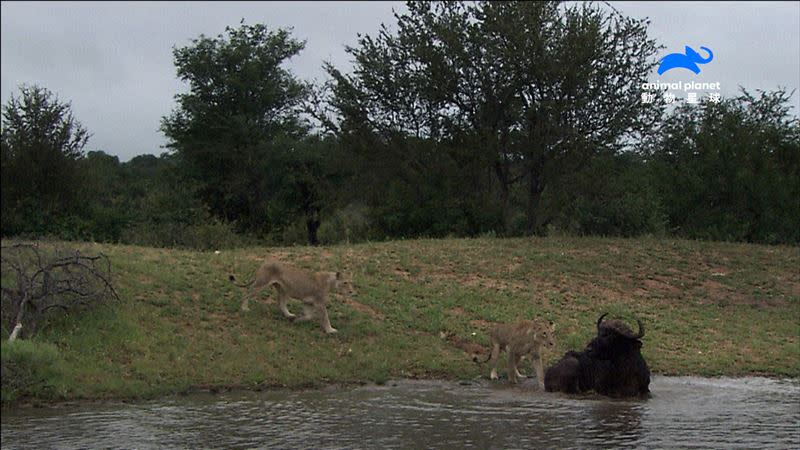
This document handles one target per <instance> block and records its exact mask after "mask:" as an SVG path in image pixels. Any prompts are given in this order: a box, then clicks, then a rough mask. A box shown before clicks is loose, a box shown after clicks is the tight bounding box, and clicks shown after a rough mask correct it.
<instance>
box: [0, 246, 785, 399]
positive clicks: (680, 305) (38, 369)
mask: <svg viewBox="0 0 800 450" xmlns="http://www.w3.org/2000/svg"><path fill="white" fill-rule="evenodd" d="M74 245H76V246H77V247H78V248H80V249H81V250H82V251H85V252H91V253H96V252H102V253H104V254H107V255H108V256H109V257H110V259H111V261H112V264H113V272H114V279H115V283H116V286H117V291H118V293H119V294H120V297H121V299H122V301H121V302H119V303H113V304H111V305H108V306H102V307H100V308H99V309H94V310H91V311H87V312H85V313H83V314H81V315H76V316H72V317H70V316H62V317H60V318H58V319H56V322H54V323H51V324H50V325H49V326H48V327H47V328H44V329H43V330H42V332H41V333H40V334H38V335H36V336H35V337H34V338H33V340H32V341H29V342H26V341H18V342H15V343H13V344H11V345H9V344H6V343H4V344H3V348H2V358H3V376H2V383H3V403H4V404H7V403H10V402H13V401H15V400H16V399H18V398H34V399H40V400H45V401H48V400H52V399H76V398H107V397H137V398H141V397H151V396H156V395H162V394H168V393H176V392H186V391H189V390H191V389H194V388H203V387H205V388H214V389H216V388H223V387H243V388H251V389H259V388H264V387H271V386H287V387H301V386H314V385H321V384H325V383H360V382H377V383H381V382H384V381H385V380H387V379H389V378H394V377H412V378H413V377H423V378H429V377H434V378H448V379H469V378H474V377H477V376H486V375H487V374H488V371H487V370H488V369H487V367H485V366H484V367H481V366H479V365H477V364H475V363H473V362H472V355H473V353H474V352H483V351H485V350H484V348H485V347H486V346H487V345H488V339H487V337H486V332H485V331H486V328H487V326H488V325H489V324H490V322H494V321H511V320H515V319H518V318H523V317H536V316H541V317H545V318H548V319H552V320H554V321H555V322H556V325H557V338H558V340H559V346H558V349H557V351H556V352H550V353H547V354H546V355H545V362H546V364H550V363H552V362H554V361H555V360H556V359H557V358H558V357H560V355H561V354H563V352H564V351H566V350H568V349H579V348H582V346H583V345H585V343H586V342H587V341H588V340H589V339H590V337H591V336H592V334H593V332H594V323H595V321H596V319H597V317H598V316H599V315H600V314H601V313H603V312H606V311H608V312H610V313H611V314H612V315H615V316H618V317H622V318H624V319H626V320H627V321H628V322H630V323H632V324H633V323H634V318H635V317H639V318H641V319H642V320H643V321H644V323H645V327H646V335H645V338H644V355H645V358H646V359H647V361H648V363H649V364H650V366H651V369H652V370H653V372H655V373H659V374H669V375H688V374H697V375H708V376H714V375H730V376H741V375H751V374H762V375H767V376H778V377H784V376H789V377H798V376H800V335H799V334H800V333H799V331H800V275H799V274H798V272H797V267H799V266H800V250H798V248H797V247H781V246H760V245H752V244H732V243H708V242H697V241H684V240H663V239H649V238H640V239H609V238H567V237H563V238H562V237H549V238H512V239H496V238H478V239H445V240H409V241H394V242H384V243H363V244H357V245H339V246H331V247H281V248H267V247H259V248H255V247H253V248H247V249H239V250H232V251H222V252H221V253H219V254H216V253H215V252H213V251H209V252H199V251H184V250H166V249H154V248H144V247H133V246H121V245H105V244H88V243H83V244H74ZM266 257H276V258H279V259H281V260H283V261H286V262H289V263H293V264H296V265H298V266H300V267H305V268H308V269H316V270H322V269H327V268H335V269H337V270H341V271H342V272H344V273H346V274H348V275H351V276H352V279H353V282H354V287H355V293H354V294H353V295H352V296H349V297H334V298H332V300H331V304H330V306H329V311H330V313H331V322H332V324H333V325H334V326H335V327H336V328H338V329H339V333H338V334H337V335H333V336H327V335H324V334H323V333H322V331H321V330H320V328H319V326H317V324H316V323H301V324H292V323H289V322H288V321H287V320H285V319H284V318H283V317H282V316H281V315H280V313H279V312H278V308H277V306H276V304H275V301H274V298H275V294H274V292H266V293H265V294H264V296H263V299H262V300H261V301H258V302H255V303H251V311H249V312H247V313H243V312H240V311H239V305H240V302H241V299H242V295H243V291H242V290H241V289H240V288H237V287H235V286H233V285H232V284H230V283H229V282H228V279H227V277H228V274H229V273H234V274H235V275H237V276H238V277H239V278H240V279H245V280H246V279H247V278H248V277H249V276H250V274H252V272H253V271H254V270H255V269H256V268H257V267H258V266H259V265H260V262H261V261H262V260H263V259H264V258H266ZM4 283H5V280H4ZM290 309H293V310H294V311H297V310H298V309H299V304H298V303H296V302H294V303H291V304H290ZM3 331H4V333H3V336H4V337H7V336H8V330H7V329H4V330H3ZM55 349H57V352H56V350H55ZM23 379H24V380H26V381H24V382H22V381H20V380H23Z"/></svg>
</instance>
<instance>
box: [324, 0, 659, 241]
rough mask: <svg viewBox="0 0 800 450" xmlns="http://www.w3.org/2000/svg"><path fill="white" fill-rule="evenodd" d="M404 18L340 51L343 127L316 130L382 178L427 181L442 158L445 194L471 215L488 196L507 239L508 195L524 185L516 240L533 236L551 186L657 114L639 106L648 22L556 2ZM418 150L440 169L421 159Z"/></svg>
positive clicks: (651, 46) (420, 11)
mask: <svg viewBox="0 0 800 450" xmlns="http://www.w3.org/2000/svg"><path fill="white" fill-rule="evenodd" d="M408 9H409V12H408V13H407V14H402V15H401V14H396V15H395V17H396V19H397V25H398V30H397V33H396V34H392V33H390V32H389V31H388V29H387V28H386V27H383V28H382V29H381V31H380V32H379V33H378V35H377V36H376V37H374V38H373V37H370V36H364V37H360V38H359V40H358V46H357V47H354V48H348V49H347V51H348V52H349V53H351V54H352V55H353V56H354V58H355V66H356V67H355V70H354V72H353V74H352V75H344V74H342V73H340V72H339V71H338V70H336V69H335V68H333V67H332V66H330V65H329V66H328V72H329V74H330V75H331V77H332V82H331V86H330V91H329V92H330V97H329V99H330V105H331V106H332V108H333V110H334V111H335V112H337V113H338V114H339V116H340V119H339V120H338V121H336V120H325V121H324V122H323V123H325V124H327V125H328V126H329V127H332V128H334V129H335V132H336V133H338V134H339V135H340V136H342V139H343V140H346V141H348V142H349V143H350V145H352V146H353V147H355V148H359V147H360V148H363V149H366V150H365V153H364V154H366V157H368V158H372V159H374V160H377V161H390V162H391V165H390V166H389V167H390V168H391V167H395V168H397V170H400V169H405V168H406V167H411V168H412V169H414V171H416V172H419V173H424V172H426V171H428V170H430V169H431V168H432V165H433V164H435V163H436V162H437V160H439V161H441V159H440V158H443V159H444V160H445V164H444V166H445V167H449V168H450V171H448V172H447V173H446V175H445V176H446V177H447V178H448V180H450V181H452V182H456V180H457V179H458V177H459V176H460V175H462V174H464V175H466V176H465V178H466V179H468V180H470V183H471V184H470V185H468V186H469V188H468V189H466V190H465V189H460V188H462V185H459V184H456V186H457V188H456V189H454V191H456V192H460V195H458V197H457V198H459V199H462V200H465V201H467V202H468V201H469V200H466V197H468V196H469V194H475V193H479V192H481V191H485V190H486V189H487V188H488V187H489V186H491V185H492V184H496V185H497V186H498V188H499V199H500V203H501V210H502V222H503V224H504V228H505V229H506V230H509V227H510V221H511V216H512V212H511V209H510V208H511V206H512V205H511V202H512V199H511V195H512V193H513V191H514V186H515V185H517V183H518V182H521V181H526V183H527V184H526V186H525V189H524V195H523V196H524V198H525V200H524V207H523V209H524V214H525V216H526V225H525V231H526V232H527V233H534V232H538V231H540V230H541V229H542V227H543V226H544V225H546V224H547V222H548V221H549V220H550V218H548V217H547V215H543V214H542V211H540V209H541V208H540V206H541V205H540V198H541V196H542V193H543V192H544V191H545V189H546V188H547V187H548V186H550V185H552V184H553V183H554V182H555V181H557V180H558V178H559V177H561V176H562V175H563V174H565V173H571V172H573V171H575V170H579V169H580V168H581V167H582V166H583V165H585V164H586V163H587V162H588V161H589V160H591V158H593V157H595V156H598V155H603V154H615V153H618V152H620V151H621V150H622V149H623V148H624V147H625V144H626V142H629V140H630V138H631V137H635V136H637V135H639V134H642V133H645V132H647V131H648V130H650V129H652V128H653V125H654V123H655V122H656V120H658V118H660V116H661V114H662V105H661V104H660V103H656V104H642V102H641V101H640V97H639V95H638V92H637V89H638V86H640V84H641V83H642V82H643V81H646V79H647V75H648V74H649V72H650V71H651V70H652V69H653V68H654V67H655V64H656V61H655V60H654V58H653V57H654V55H655V53H656V51H657V46H656V44H655V42H654V41H653V40H651V39H648V38H647V32H646V31H647V21H644V20H636V19H631V18H627V17H624V16H622V15H621V14H619V13H617V12H616V11H614V10H613V9H612V10H611V11H609V10H607V9H605V8H602V7H599V6H594V5H590V4H580V5H569V6H565V5H562V4H560V3H559V2H477V3H468V4H467V3H455V2H444V3H435V4H430V3H422V2H409V3H408ZM337 122H338V123H337ZM418 143H422V144H423V145H421V148H424V149H428V148H429V147H431V146H433V148H435V150H434V151H433V153H436V157H434V158H431V157H430V152H429V153H424V152H423V153H422V154H420V153H419V152H418V150H419V149H418V148H416V147H418V146H417V145H416V144H418ZM420 156H423V157H420ZM430 171H431V172H434V173H436V172H441V171H440V170H430ZM487 175H488V176H489V177H491V178H489V179H486V178H485V177H487ZM400 176H401V177H402V176H403V175H402V174H400ZM382 178H383V179H385V178H386V177H382ZM456 183H457V182H456ZM409 184H410V183H409ZM473 200H474V198H473ZM481 203H484V204H485V202H481Z"/></svg>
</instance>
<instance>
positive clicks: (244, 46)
mask: <svg viewBox="0 0 800 450" xmlns="http://www.w3.org/2000/svg"><path fill="white" fill-rule="evenodd" d="M225 32H226V34H225V35H218V36H217V37H216V38H208V37H206V36H203V35H201V36H200V37H199V38H198V39H194V40H192V44H191V45H189V46H186V47H180V48H174V49H173V56H174V61H175V65H176V66H177V69H178V76H179V78H180V79H181V80H183V81H185V82H187V83H188V84H189V90H188V92H186V93H182V94H178V95H177V96H176V99H177V102H178V108H177V109H176V110H175V111H173V112H172V114H171V115H170V116H168V117H164V118H163V119H162V127H161V129H162V131H163V132H164V134H165V135H166V136H167V138H168V139H169V143H168V147H169V148H170V149H172V150H174V151H175V152H176V153H177V154H178V155H179V156H180V157H181V158H180V160H181V162H182V163H183V164H184V170H185V172H186V173H188V174H189V176H190V177H191V178H193V179H194V180H196V181H197V182H198V183H200V184H201V188H200V192H199V195H200V196H201V198H202V200H203V202H204V203H205V204H206V205H208V207H209V209H210V211H211V212H212V213H213V214H214V215H215V216H217V217H219V218H221V219H223V220H226V221H237V223H238V226H239V228H240V229H241V230H247V231H262V232H264V231H269V228H270V227H271V225H272V224H270V223H269V222H268V220H267V212H268V209H269V208H270V202H271V197H272V195H273V193H274V191H275V189H276V186H275V185H274V184H272V183H273V181H274V180H276V179H278V180H279V179H281V176H280V175H279V174H278V172H280V171H282V170H284V168H283V167H281V166H280V163H279V161H277V159H278V158H276V149H277V146H276V143H277V142H280V143H282V144H283V143H286V142H291V141H293V140H297V139H300V138H301V137H302V136H304V135H305V133H306V130H307V127H306V126H305V125H304V124H303V122H302V120H301V119H300V117H299V114H298V108H299V106H300V104H301V102H302V101H303V99H304V98H305V95H306V91H307V88H306V86H305V85H304V84H303V83H301V82H299V81H297V80H296V79H295V78H294V76H293V75H292V74H291V73H290V72H289V71H287V70H286V69H284V68H282V67H281V65H282V64H283V63H284V62H285V61H286V60H287V59H289V58H291V57H292V56H294V55H296V54H298V53H299V52H300V51H301V50H302V49H303V47H304V45H305V44H304V42H300V41H297V40H295V39H293V38H291V37H290V34H289V31H286V30H282V29H279V30H277V31H275V32H271V31H268V30H267V28H266V26H264V25H261V24H257V25H252V26H251V25H245V24H242V25H241V26H240V27H239V28H236V29H234V28H231V27H226V28H225ZM277 150H279V149H277Z"/></svg>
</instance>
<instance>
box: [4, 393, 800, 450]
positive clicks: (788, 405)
mask: <svg viewBox="0 0 800 450" xmlns="http://www.w3.org/2000/svg"><path fill="white" fill-rule="evenodd" d="M651 390H652V391H653V396H652V398H650V399H648V400H610V399H606V398H602V397H591V396H589V397H586V396H583V397H574V396H567V395H563V394H547V393H543V392H541V391H540V390H539V389H538V387H536V385H535V382H534V381H531V380H529V381H527V382H526V383H524V384H523V385H521V386H517V387H510V386H508V385H507V384H505V383H502V382H500V383H489V382H488V381H481V382H478V383H475V384H472V385H468V386H463V385H459V384H458V383H449V382H437V381H398V382H396V383H390V385H387V386H369V387H361V388H348V389H325V390H310V391H299V392H298V391H292V392H290V391H272V392H260V393H259V392H238V393H226V394H220V395H210V394H197V395H191V396H188V397H175V398H167V399H162V400H159V401H153V402H142V403H136V404H127V403H121V402H112V403H103V404H81V405H72V406H59V407H53V408H42V409H38V408H22V409H16V410H11V411H5V412H4V413H3V415H2V448H65V449H67V448H109V447H110V448H134V447H135V448H140V449H146V448H210V447H213V448H253V447H259V448H268V447H279V448H543V447H545V448H554V447H557V448H593V447H605V448H608V447H659V448H664V447H668V448H675V447H702V448H713V447H717V448H769V447H772V448H798V447H800V383H798V382H797V381H776V380H768V379H762V378H752V379H702V378H672V377H654V378H653V382H652V383H651Z"/></svg>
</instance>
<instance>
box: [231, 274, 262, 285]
mask: <svg viewBox="0 0 800 450" xmlns="http://www.w3.org/2000/svg"><path fill="white" fill-rule="evenodd" d="M228 279H229V280H230V281H231V283H233V285H234V286H238V287H240V288H246V287H250V286H252V285H253V283H255V281H256V279H255V278H253V279H252V280H250V282H249V283H246V284H239V283H237V282H236V277H235V276H233V274H230V275H229V276H228Z"/></svg>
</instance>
